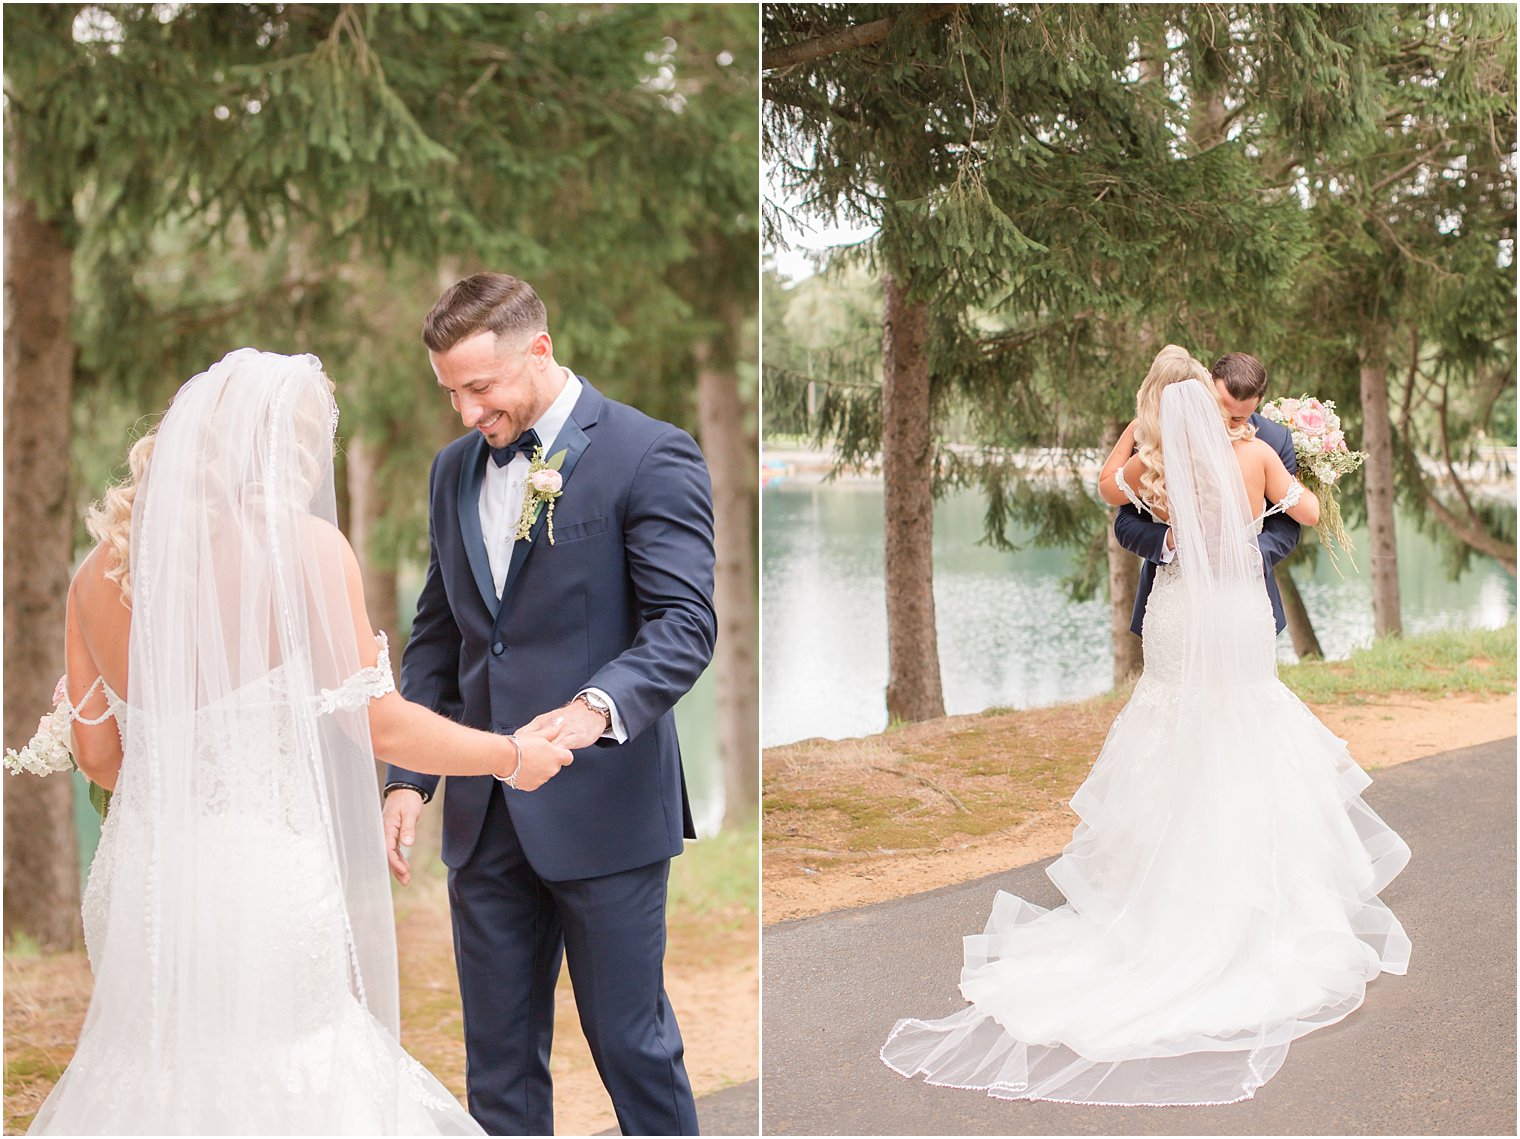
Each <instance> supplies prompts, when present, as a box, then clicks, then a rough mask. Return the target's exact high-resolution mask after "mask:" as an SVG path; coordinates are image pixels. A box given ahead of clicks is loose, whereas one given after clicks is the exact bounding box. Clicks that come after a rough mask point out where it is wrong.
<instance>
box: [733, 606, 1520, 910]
mask: <svg viewBox="0 0 1520 1139" xmlns="http://www.w3.org/2000/svg"><path fill="white" fill-rule="evenodd" d="M1515 632H1516V630H1515V626H1514V625H1513V624H1511V625H1509V626H1507V627H1506V628H1503V629H1495V630H1474V631H1458V632H1441V633H1431V634H1426V635H1422V636H1417V637H1409V638H1404V639H1393V640H1386V641H1383V642H1380V643H1378V644H1376V645H1374V646H1372V647H1371V648H1368V649H1363V650H1360V651H1358V652H1356V653H1354V654H1353V655H1352V657H1351V659H1350V660H1346V661H1316V662H1311V663H1307V664H1298V665H1292V666H1287V667H1284V668H1282V669H1281V670H1280V673H1279V675H1280V676H1281V678H1282V680H1283V682H1284V683H1285V684H1287V685H1288V687H1289V688H1291V689H1293V691H1294V692H1296V693H1297V694H1298V695H1299V697H1300V698H1301V699H1303V700H1305V701H1306V702H1309V703H1313V704H1318V705H1322V706H1323V705H1335V704H1362V703H1367V702H1369V701H1373V700H1379V699H1385V698H1387V697H1390V696H1395V695H1397V694H1400V693H1406V694H1414V695H1418V696H1421V697H1429V696H1432V695H1440V694H1444V693H1453V694H1456V693H1475V694H1486V693H1492V694H1495V695H1501V694H1504V693H1507V692H1512V691H1513V690H1514V688H1515ZM1128 698H1129V689H1128V688H1127V687H1126V688H1122V689H1118V690H1116V691H1114V692H1111V693H1109V694H1107V695H1105V696H1100V697H1096V698H1094V699H1091V700H1085V701H1080V702H1077V703H1072V704H1061V705H1056V706H1053V707H1049V708H1033V709H1027V710H1024V711H1010V710H1007V709H992V710H989V711H987V712H983V713H980V714H978V715H970V716H950V717H946V718H944V719H941V720H933V721H930V722H928V723H923V724H908V725H898V726H894V727H892V728H889V729H888V730H887V731H885V732H882V733H880V734H878V735H874V736H867V737H865V738H862V739H850V740H822V739H812V740H803V741H801V742H799V743H795V744H788V745H786V746H785V747H776V748H770V749H768V750H767V751H766V752H765V753H764V759H763V785H762V790H763V795H764V820H763V831H762V837H763V842H764V849H765V878H766V880H767V881H771V880H773V879H781V878H786V877H792V878H795V877H797V876H798V875H799V874H804V875H805V874H815V873H822V872H825V871H830V870H836V869H842V868H847V867H850V866H853V865H855V864H857V863H864V862H865V861H866V860H868V859H871V858H873V857H878V856H891V855H907V856H910V857H916V856H919V855H927V854H929V853H932V852H934V851H942V850H947V849H954V848H957V847H961V846H966V845H968V844H971V843H974V842H975V841H976V840H977V839H979V838H981V837H983V836H987V835H992V834H999V833H1004V832H1009V831H1012V830H1013V829H1014V828H1017V827H1019V826H1020V824H1022V823H1024V822H1026V821H1029V820H1032V819H1033V818H1034V817H1035V816H1037V815H1039V814H1041V813H1045V812H1051V811H1057V812H1059V811H1062V810H1064V809H1065V807H1066V804H1067V802H1068V801H1069V800H1070V798H1071V796H1072V794H1073V793H1075V791H1076V789H1077V788H1078V787H1079V786H1081V783H1082V780H1083V779H1085V778H1086V777H1087V773H1088V771H1089V770H1090V769H1091V767H1092V764H1093V761H1094V760H1095V759H1096V758H1097V756H1098V752H1099V751H1100V750H1101V748H1102V745H1103V740H1104V738H1105V736H1106V735H1107V733H1108V729H1109V726H1110V725H1111V724H1112V723H1113V719H1114V717H1115V716H1116V715H1117V714H1118V712H1119V710H1120V709H1121V708H1122V707H1123V706H1124V703H1125V701H1126V700H1127V699H1128Z"/></svg>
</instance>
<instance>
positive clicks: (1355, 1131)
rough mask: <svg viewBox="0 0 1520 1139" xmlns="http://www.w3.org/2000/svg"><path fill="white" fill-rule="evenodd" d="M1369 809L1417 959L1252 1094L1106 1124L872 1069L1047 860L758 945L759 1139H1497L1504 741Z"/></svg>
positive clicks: (1507, 965) (1390, 788) (798, 928)
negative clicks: (924, 1138)
mask: <svg viewBox="0 0 1520 1139" xmlns="http://www.w3.org/2000/svg"><path fill="white" fill-rule="evenodd" d="M1373 778H1374V783H1373V785H1372V787H1370V788H1369V789H1368V791H1367V793H1366V795H1365V798H1366V800H1367V802H1368V803H1369V804H1370V805H1371V806H1372V808H1373V809H1374V810H1376V811H1377V812H1378V813H1379V814H1380V815H1382V817H1383V818H1384V820H1385V821H1387V823H1388V824H1389V825H1390V826H1392V827H1393V828H1394V830H1396V831H1398V832H1399V834H1401V835H1402V836H1403V837H1404V839H1405V841H1407V842H1408V843H1409V845H1410V847H1411V849H1412V850H1413V858H1412V859H1411V861H1410V863H1409V865H1408V867H1406V868H1405V870H1404V872H1403V873H1402V874H1400V875H1399V877H1398V878H1396V879H1394V881H1393V882H1392V883H1390V884H1389V886H1388V888H1387V889H1386V890H1384V891H1383V893H1382V898H1383V900H1384V901H1386V902H1387V903H1388V905H1389V906H1390V907H1391V908H1392V909H1393V911H1394V913H1396V914H1398V915H1399V918H1400V920H1401V921H1402V922H1403V923H1404V928H1405V929H1406V930H1407V931H1408V932H1409V936H1410V939H1411V940H1412V941H1413V943H1414V951H1413V954H1412V957H1411V961H1410V971H1409V975H1408V976H1406V977H1393V976H1388V975H1383V976H1381V977H1379V978H1377V979H1376V980H1374V981H1373V982H1372V983H1371V984H1370V985H1369V986H1368V989H1367V1000H1366V1003H1365V1004H1363V1006H1362V1007H1361V1008H1360V1009H1358V1010H1357V1011H1356V1012H1354V1013H1352V1014H1351V1016H1349V1017H1348V1018H1347V1019H1346V1020H1344V1021H1342V1022H1340V1023H1339V1024H1336V1025H1333V1026H1331V1027H1329V1028H1325V1029H1322V1030H1320V1031H1318V1032H1313V1033H1310V1034H1309V1035H1308V1036H1305V1037H1303V1038H1302V1039H1300V1040H1298V1041H1296V1042H1295V1043H1294V1044H1293V1047H1292V1048H1291V1050H1290V1051H1289V1053H1288V1059H1287V1062H1286V1063H1285V1064H1284V1065H1283V1067H1282V1070H1281V1071H1279V1072H1278V1074H1277V1076H1276V1077H1275V1078H1274V1079H1272V1080H1271V1081H1270V1082H1269V1083H1268V1084H1267V1085H1266V1086H1265V1087H1263V1088H1262V1089H1261V1090H1260V1091H1258V1092H1257V1093H1256V1098H1255V1099H1252V1100H1247V1101H1245V1102H1243V1103H1238V1104H1231V1105H1228V1106H1223V1107H1186V1108H1180V1107H1169V1108H1155V1107H1152V1108H1120V1107H1090V1106H1086V1105H1072V1104H1059V1103H1040V1102H1028V1101H1014V1102H1010V1101H1007V1100H996V1099H992V1098H990V1097H989V1096H987V1095H985V1094H983V1093H981V1092H968V1091H959V1090H956V1089H953V1088H936V1087H930V1086H929V1085H927V1084H925V1083H924V1082H923V1081H922V1079H918V1080H906V1079H903V1078H902V1077H901V1076H899V1075H897V1074H896V1073H895V1072H893V1071H891V1070H890V1069H888V1068H887V1067H886V1066H885V1065H884V1064H882V1062H881V1060H880V1059H879V1058H878V1055H877V1053H878V1051H879V1049H880V1048H881V1045H882V1042H883V1041H885V1040H886V1037H887V1033H888V1032H889V1031H890V1030H891V1028H892V1025H893V1024H894V1023H895V1022H896V1021H897V1020H898V1019H899V1018H900V1017H904V1016H914V1017H921V1018H924V1019H930V1018H934V1017H939V1016H944V1015H947V1014H949V1013H951V1012H954V1011H956V1010H957V1009H959V1008H962V1007H963V1006H964V1003H965V1002H964V1001H963V1000H962V999H961V996H960V994H959V992H958V991H957V989H956V985H957V983H958V982H959V979H960V967H961V938H962V936H964V935H965V934H970V933H980V932H981V930H982V927H983V925H984V924H985V923H986V920H987V914H988V912H989V911H990V909H991V906H992V898H993V894H994V893H995V892H996V891H997V890H998V889H1004V890H1008V891H1010V892H1012V893H1015V894H1019V895H1021V896H1023V897H1025V898H1028V899H1029V900H1030V901H1032V902H1035V903H1038V904H1040V905H1043V906H1052V905H1059V904H1060V902H1061V900H1062V899H1061V895H1060V893H1059V892H1058V891H1057V890H1056V888H1055V887H1054V886H1053V885H1052V884H1051V883H1050V880H1049V879H1048V878H1047V877H1046V876H1045V868H1046V867H1047V866H1049V865H1050V862H1051V861H1054V860H1053V859H1051V860H1047V861H1044V862H1040V863H1036V864H1035V865H1033V866H1026V867H1022V868H1020V869H1017V870H1013V871H1009V872H1007V873H1004V874H995V875H992V876H990V877H987V878H982V879H980V880H977V881H974V882H967V883H962V884H961V885H958V886H948V887H945V888H943V889H939V890H932V891H929V892H928V893H924V894H918V895H915V896H913V897H908V898H900V899H898V900H896V901H892V902H883V903H881V904H879V905H874V906H867V907H864V908H862V909H856V910H841V911H836V912H834V913H829V914H822V915H819V916H818V917H813V918H804V919H801V920H798V921H792V922H783V923H780V924H778V925H775V926H771V927H769V928H767V929H766V931H765V934H764V951H763V953H764V956H763V963H764V970H765V984H764V1000H763V1016H764V1036H763V1039H764V1042H765V1045H764V1060H763V1067H762V1079H763V1084H764V1089H765V1092H764V1103H763V1110H764V1119H763V1125H764V1130H765V1134H767V1135H798V1134H802V1135H1017V1134H1034V1135H1155V1134H1175V1135H1196V1134H1210V1135H1377V1134H1382V1135H1387V1134H1394V1135H1399V1134H1406V1135H1407V1134H1415V1135H1420V1134H1423V1135H1514V1134H1515V1131H1516V1126H1515V1125H1516V1117H1515V1086H1516V1085H1515V740H1514V739H1509V740H1504V741H1501V742H1498V743H1492V744H1482V745H1479V746H1478V747H1470V748H1463V749H1461V750H1459V751H1451V752H1446V753H1444V754H1442V755H1439V756H1431V757H1430V758H1428V759H1421V760H1415V761H1412V762H1409V763H1405V764H1401V765H1400V766H1398V767H1394V768H1391V769H1389V770H1388V771H1385V772H1383V773H1381V774H1375V775H1374V776H1373Z"/></svg>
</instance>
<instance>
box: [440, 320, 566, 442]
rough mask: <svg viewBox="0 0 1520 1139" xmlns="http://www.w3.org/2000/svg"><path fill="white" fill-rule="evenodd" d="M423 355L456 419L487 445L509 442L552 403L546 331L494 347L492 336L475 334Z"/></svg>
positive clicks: (550, 358)
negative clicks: (477, 432)
mask: <svg viewBox="0 0 1520 1139" xmlns="http://www.w3.org/2000/svg"><path fill="white" fill-rule="evenodd" d="M428 357H429V358H430V359H431V360H432V362H433V371H434V372H435V373H436V374H437V376H438V386H439V387H441V388H443V389H444V390H445V391H447V392H448V393H449V402H450V403H451V404H453V407H454V410H455V411H457V412H459V418H460V420H461V421H462V422H463V423H464V425H465V427H467V428H469V429H470V430H472V431H479V432H480V433H481V434H482V435H484V436H485V437H486V442H488V443H489V444H490V445H491V446H492V447H505V446H506V445H507V444H508V443H511V442H512V441H513V440H514V439H516V438H517V437H518V436H519V435H521V434H522V433H523V432H524V431H526V430H527V429H528V428H530V427H532V426H533V424H535V423H536V422H538V419H539V417H540V416H542V415H543V413H544V412H545V411H547V410H548V408H549V405H550V404H551V403H553V402H554V392H553V391H552V390H551V386H552V385H551V384H550V383H549V381H550V378H551V376H552V375H553V374H554V372H555V371H556V368H557V366H556V365H555V364H554V355H553V352H552V349H551V346H550V343H549V335H548V333H545V332H540V333H538V334H536V335H533V336H529V337H522V338H518V339H514V340H506V341H503V342H500V343H498V341H497V339H496V334H495V333H493V332H477V333H476V334H475V335H474V336H469V337H466V338H465V339H463V340H461V341H460V342H459V343H458V344H456V345H454V347H452V348H450V349H448V350H447V351H444V352H429V353H428Z"/></svg>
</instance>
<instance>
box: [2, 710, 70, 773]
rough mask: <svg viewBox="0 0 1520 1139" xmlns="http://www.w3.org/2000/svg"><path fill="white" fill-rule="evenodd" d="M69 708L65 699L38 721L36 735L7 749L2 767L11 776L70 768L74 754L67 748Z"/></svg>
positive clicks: (68, 769)
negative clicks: (15, 746)
mask: <svg viewBox="0 0 1520 1139" xmlns="http://www.w3.org/2000/svg"><path fill="white" fill-rule="evenodd" d="M71 711H72V709H70V708H69V706H68V704H67V703H66V702H65V703H63V704H60V705H58V706H57V707H55V708H54V709H53V710H52V711H51V712H49V713H48V714H47V715H46V716H44V717H42V719H40V720H38V721H37V734H36V735H34V736H33V737H32V738H31V742H29V743H28V744H27V745H26V746H25V747H23V748H22V749H21V750H20V751H16V750H15V749H14V748H10V749H7V750H6V753H5V768H6V770H7V771H9V772H10V773H11V774H12V775H19V774H20V773H21V772H23V771H24V772H27V773H28V774H30V775H51V774H53V772H55V771H73V770H74V766H75V765H74V754H73V752H72V750H71V749H70V747H69V744H70V740H69V722H70V721H71V720H72V719H73V717H72V715H70V713H71Z"/></svg>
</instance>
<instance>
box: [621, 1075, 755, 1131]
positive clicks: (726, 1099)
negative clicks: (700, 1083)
mask: <svg viewBox="0 0 1520 1139" xmlns="http://www.w3.org/2000/svg"><path fill="white" fill-rule="evenodd" d="M697 1130H699V1131H700V1132H702V1134H703V1135H758V1134H760V1081H759V1080H748V1081H746V1082H745V1083H742V1084H735V1085H734V1086H733V1087H731V1088H724V1089H723V1090H722V1091H721V1092H711V1093H709V1094H708V1095H704V1096H698V1097H697ZM597 1134H598V1135H621V1134H622V1132H621V1131H619V1130H618V1129H617V1128H616V1127H610V1128H608V1129H607V1130H606V1131H598V1132H597Z"/></svg>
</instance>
